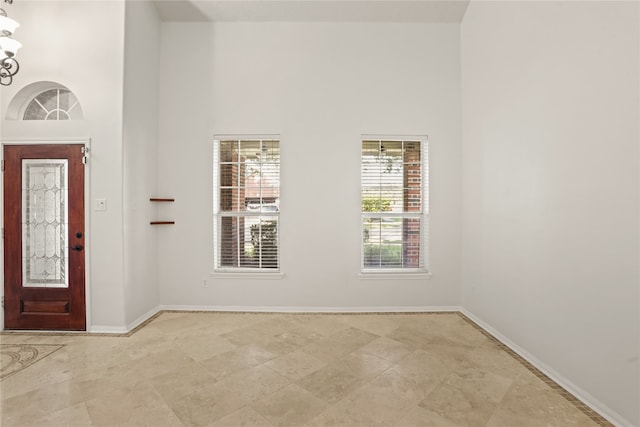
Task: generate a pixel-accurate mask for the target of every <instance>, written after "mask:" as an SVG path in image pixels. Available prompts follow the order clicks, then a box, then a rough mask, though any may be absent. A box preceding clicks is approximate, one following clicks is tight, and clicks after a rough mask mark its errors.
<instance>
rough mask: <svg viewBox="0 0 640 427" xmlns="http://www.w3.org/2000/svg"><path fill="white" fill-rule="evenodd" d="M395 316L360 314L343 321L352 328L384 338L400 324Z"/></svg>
mask: <svg viewBox="0 0 640 427" xmlns="http://www.w3.org/2000/svg"><path fill="white" fill-rule="evenodd" d="M396 316H397V315H395V314H387V315H380V314H361V315H354V316H350V317H349V318H347V319H346V320H345V321H346V323H347V324H349V325H350V326H352V327H355V328H358V329H360V330H363V331H365V332H369V333H372V334H375V335H379V336H385V335H387V334H390V333H391V332H393V331H394V330H396V329H397V328H398V327H399V326H400V323H399V322H397V321H396V319H397V317H396Z"/></svg>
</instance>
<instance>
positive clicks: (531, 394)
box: [487, 381, 597, 427]
mask: <svg viewBox="0 0 640 427" xmlns="http://www.w3.org/2000/svg"><path fill="white" fill-rule="evenodd" d="M508 424H511V425H514V424H517V425H519V426H520V425H521V426H525V427H529V426H530V427H534V426H539V425H545V426H557V427H561V426H563V427H564V426H567V427H568V426H584V427H588V426H595V425H597V424H596V423H595V422H594V421H592V420H591V419H590V418H589V417H587V416H586V415H585V414H584V413H582V412H580V411H578V410H577V409H576V408H575V406H573V404H572V403H571V402H569V401H567V400H566V399H565V398H564V397H562V396H561V395H560V394H559V393H557V392H556V391H555V390H553V389H551V388H550V387H549V386H548V385H546V384H544V383H543V382H542V381H538V382H537V383H534V382H531V383H529V384H514V385H513V386H512V387H511V388H510V389H509V391H508V392H507V393H506V395H505V396H504V398H503V399H502V401H501V403H500V405H499V406H498V408H497V410H496V411H495V412H494V413H493V415H492V416H491V418H490V419H489V421H488V423H487V426H488V427H501V426H507V425H508Z"/></svg>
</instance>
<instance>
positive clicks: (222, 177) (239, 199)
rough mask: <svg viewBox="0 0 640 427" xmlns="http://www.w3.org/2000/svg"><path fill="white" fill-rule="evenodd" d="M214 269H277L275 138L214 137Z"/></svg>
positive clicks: (277, 160) (277, 155)
mask: <svg viewBox="0 0 640 427" xmlns="http://www.w3.org/2000/svg"><path fill="white" fill-rule="evenodd" d="M213 153H214V154H213V157H214V159H213V164H214V174H213V184H214V197H213V203H214V206H213V211H214V241H215V250H214V254H215V269H216V270H218V271H263V270H264V271H272V272H273V271H278V269H279V265H280V263H279V250H278V249H279V243H278V241H279V239H278V230H279V217H280V141H279V139H278V138H250V139H249V138H247V139H241V138H216V139H215V140H214V149H213Z"/></svg>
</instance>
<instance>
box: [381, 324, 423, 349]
mask: <svg viewBox="0 0 640 427" xmlns="http://www.w3.org/2000/svg"><path fill="white" fill-rule="evenodd" d="M386 337H387V338H390V339H392V340H394V341H397V342H399V343H401V344H403V345H405V346H406V347H407V348H409V349H411V350H419V349H425V348H427V346H428V344H429V341H430V340H431V339H432V338H433V335H429V333H428V330H427V329H422V328H414V327H412V326H411V327H410V326H407V325H401V326H400V327H398V328H396V329H394V330H393V331H392V332H391V333H389V334H387V335H386Z"/></svg>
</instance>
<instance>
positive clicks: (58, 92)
mask: <svg viewBox="0 0 640 427" xmlns="http://www.w3.org/2000/svg"><path fill="white" fill-rule="evenodd" d="M78 118H82V111H81V109H80V105H79V104H78V99H77V98H76V96H75V95H74V94H73V93H72V92H71V91H70V90H68V89H63V88H56V89H49V90H46V91H44V92H42V93H40V94H39V95H37V96H35V97H34V98H33V99H32V100H31V102H29V104H28V105H27V108H26V109H25V111H24V115H23V120H72V119H78Z"/></svg>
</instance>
